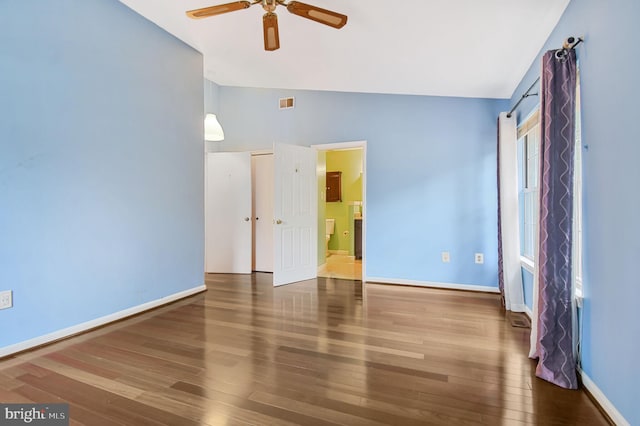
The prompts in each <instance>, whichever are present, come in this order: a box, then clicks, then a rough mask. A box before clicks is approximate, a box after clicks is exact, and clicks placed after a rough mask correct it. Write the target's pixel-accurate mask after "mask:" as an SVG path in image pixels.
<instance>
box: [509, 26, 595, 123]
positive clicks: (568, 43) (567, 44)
mask: <svg viewBox="0 0 640 426" xmlns="http://www.w3.org/2000/svg"><path fill="white" fill-rule="evenodd" d="M583 41H584V40H583V39H582V37H578V38H575V37H568V38H567V39H566V40H565V41H564V43H563V44H562V48H561V49H558V50H556V58H557V59H562V58H564V56H565V55H566V54H567V51H568V50H569V49H575V48H576V46H577V45H579V44H580V43H582V42H583ZM539 81H540V77H538V78H536V81H534V82H533V84H531V86H529V88H528V89H527V91H526V92H524V94H523V95H522V96H521V97H520V99H519V100H518V102H516V104H515V105H514V106H513V108H511V111H509V112H508V113H507V118H511V115H513V112H514V111H515V110H516V109H518V107H519V106H520V104H521V103H522V101H524V100H525V99H527V98H528V97H529V96H537V95H538V94H537V93H529V92H531V90H533V88H534V87H535V85H536V84H538V82H539Z"/></svg>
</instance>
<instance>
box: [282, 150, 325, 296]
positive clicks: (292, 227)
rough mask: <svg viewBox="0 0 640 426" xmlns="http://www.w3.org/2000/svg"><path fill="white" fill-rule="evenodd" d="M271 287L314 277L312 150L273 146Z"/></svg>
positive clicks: (315, 223)
mask: <svg viewBox="0 0 640 426" xmlns="http://www.w3.org/2000/svg"><path fill="white" fill-rule="evenodd" d="M273 153H274V165H275V167H274V189H275V191H274V206H273V207H274V215H273V217H274V226H273V243H274V250H273V254H274V259H273V285H274V286H278V285H283V284H290V283H293V282H296V281H303V280H308V279H312V278H315V277H316V276H317V268H318V243H317V241H318V231H317V227H318V198H317V189H318V188H317V181H316V151H315V150H314V149H313V148H307V147H301V146H294V145H282V144H274V147H273Z"/></svg>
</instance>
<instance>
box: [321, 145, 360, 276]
mask: <svg viewBox="0 0 640 426" xmlns="http://www.w3.org/2000/svg"><path fill="white" fill-rule="evenodd" d="M311 148H314V149H315V150H316V151H334V150H337V149H349V148H362V212H363V216H362V283H363V284H364V283H365V282H366V281H367V217H368V216H369V214H368V210H367V141H366V140H362V141H351V142H336V143H326V144H315V145H311ZM318 226H323V227H324V223H323V224H320V223H319V224H318Z"/></svg>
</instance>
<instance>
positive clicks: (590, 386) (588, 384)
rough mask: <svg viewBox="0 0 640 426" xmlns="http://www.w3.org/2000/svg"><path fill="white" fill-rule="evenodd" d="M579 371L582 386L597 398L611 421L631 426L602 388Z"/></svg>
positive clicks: (622, 425) (619, 425)
mask: <svg viewBox="0 0 640 426" xmlns="http://www.w3.org/2000/svg"><path fill="white" fill-rule="evenodd" d="M578 371H579V373H580V377H581V378H582V384H583V385H584V387H585V388H587V390H588V391H589V393H590V394H591V395H592V396H593V397H594V398H595V400H596V401H598V404H600V407H602V409H603V410H604V411H605V413H607V415H608V416H609V417H610V418H611V420H613V422H614V423H615V424H616V425H617V426H630V425H631V423H629V422H628V421H627V419H625V418H624V417H623V416H622V414H620V412H619V411H618V409H617V408H616V407H615V406H614V405H613V404H612V403H611V401H609V399H608V398H607V397H606V396H605V395H604V393H603V392H602V391H601V390H600V388H599V387H598V386H597V385H596V384H595V383H593V380H591V377H589V376H587V374H586V373H585V372H584V371H582V370H578Z"/></svg>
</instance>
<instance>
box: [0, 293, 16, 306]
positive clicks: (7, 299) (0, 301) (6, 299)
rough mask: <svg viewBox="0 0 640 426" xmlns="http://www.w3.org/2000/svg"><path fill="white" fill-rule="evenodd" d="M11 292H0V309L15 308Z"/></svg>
mask: <svg viewBox="0 0 640 426" xmlns="http://www.w3.org/2000/svg"><path fill="white" fill-rule="evenodd" d="M12 299H13V298H12V295H11V290H7V291H0V309H7V308H10V307H12V306H13V300H12Z"/></svg>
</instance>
